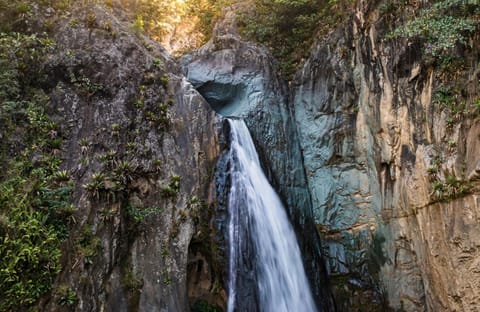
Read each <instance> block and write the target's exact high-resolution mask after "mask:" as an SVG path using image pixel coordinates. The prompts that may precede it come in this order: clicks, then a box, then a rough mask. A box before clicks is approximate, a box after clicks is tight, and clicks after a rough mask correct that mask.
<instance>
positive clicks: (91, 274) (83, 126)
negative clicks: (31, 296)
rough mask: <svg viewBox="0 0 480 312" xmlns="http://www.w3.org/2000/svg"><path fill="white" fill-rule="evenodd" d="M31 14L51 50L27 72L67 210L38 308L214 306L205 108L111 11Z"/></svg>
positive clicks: (218, 300)
mask: <svg viewBox="0 0 480 312" xmlns="http://www.w3.org/2000/svg"><path fill="white" fill-rule="evenodd" d="M42 14H46V16H43V15H42ZM37 18H38V19H39V20H40V21H41V20H42V18H51V19H52V21H53V22H50V23H51V24H50V25H49V27H50V28H49V31H50V33H51V34H52V40H53V42H54V43H55V49H54V50H53V51H52V52H51V53H50V54H49V55H48V56H47V57H46V59H45V62H44V63H43V64H40V67H41V68H40V69H39V70H41V71H42V72H44V73H45V82H44V85H43V88H44V90H45V92H46V93H47V94H48V96H49V98H50V99H51V105H50V107H49V114H50V115H51V118H52V120H54V121H55V122H56V123H58V124H59V125H60V130H59V133H61V136H62V137H63V144H62V146H61V148H60V149H59V151H58V153H60V154H59V155H61V159H62V165H61V168H62V170H65V172H67V173H68V174H69V176H70V179H71V180H72V183H73V185H74V189H73V195H72V203H73V205H74V207H75V210H74V212H73V215H72V219H71V220H73V221H72V223H71V225H70V228H69V235H68V238H67V239H66V240H65V242H64V243H63V246H62V254H63V256H62V260H61V261H62V271H61V272H60V274H59V276H58V278H57V279H56V281H55V283H54V285H53V289H52V291H51V292H50V293H49V294H46V295H45V296H43V298H42V299H41V301H40V303H39V305H38V308H39V309H40V310H42V311H73V310H75V311H188V310H189V309H190V307H191V306H194V305H195V304H197V303H199V304H206V303H205V302H207V303H208V304H211V305H222V304H223V302H224V301H225V296H226V295H225V292H224V291H223V286H222V285H221V277H220V276H219V275H215V274H216V272H217V271H218V272H219V274H221V273H222V272H220V271H219V270H217V271H215V269H213V268H212V266H211V264H212V263H214V259H212V256H210V254H211V253H212V251H211V250H212V249H213V248H214V247H212V246H211V245H210V238H209V237H210V236H209V235H210V234H209V233H210V230H209V228H210V225H209V223H208V220H210V217H211V210H210V208H209V207H210V206H209V205H210V203H211V201H212V200H213V188H212V187H211V183H212V180H213V168H214V166H215V162H216V159H217V157H218V154H219V147H218V136H217V133H218V131H217V129H216V117H215V113H214V111H213V110H211V109H210V107H209V105H208V103H207V102H205V100H204V99H203V98H202V97H201V96H200V95H199V93H198V92H197V91H196V90H195V89H194V88H193V87H192V85H191V84H190V83H188V82H187V81H186V80H185V78H184V77H183V76H182V73H181V68H180V66H179V65H178V64H177V63H176V62H175V60H174V59H173V58H172V57H171V56H169V55H168V53H167V52H166V51H165V50H164V49H163V48H162V47H161V46H159V45H158V44H157V43H156V42H154V41H151V40H150V39H149V38H148V37H147V36H145V35H143V34H140V33H136V32H134V31H133V30H132V29H131V28H129V23H128V22H127V20H126V19H125V17H124V15H123V13H122V12H121V11H112V10H111V9H108V8H107V7H105V6H102V5H93V6H83V5H79V6H78V7H77V8H72V9H71V10H69V11H67V12H66V13H62V12H58V13H57V12H56V11H55V10H53V9H52V8H47V9H46V10H45V11H43V10H40V11H38V12H37ZM189 299H191V300H189ZM208 304H207V306H208Z"/></svg>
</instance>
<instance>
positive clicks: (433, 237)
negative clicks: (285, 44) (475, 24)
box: [293, 1, 480, 311]
mask: <svg viewBox="0 0 480 312" xmlns="http://www.w3.org/2000/svg"><path fill="white" fill-rule="evenodd" d="M408 9H409V8H408V7H407V8H406V9H405V12H403V13H406V12H408ZM351 16H352V19H351V22H348V23H346V24H345V26H344V27H341V28H340V29H337V30H336V31H334V32H332V33H330V34H329V35H328V36H327V37H325V38H323V39H321V40H319V41H318V43H317V44H316V45H315V46H314V47H313V51H312V54H311V57H310V58H309V59H308V60H307V61H306V63H305V66H304V67H303V68H302V69H301V70H300V71H299V72H298V74H297V79H296V82H295V87H294V91H293V93H294V109H295V118H296V122H297V127H298V132H299V137H300V144H301V147H302V150H303V159H304V164H305V169H306V173H307V180H308V186H309V189H310V192H311V194H312V203H313V211H314V216H315V222H316V224H317V228H318V231H319V233H321V236H322V238H323V241H324V249H325V251H324V252H325V254H326V256H327V260H326V261H327V267H328V272H329V274H330V276H331V278H332V283H333V284H334V296H335V297H336V303H337V306H338V308H339V310H341V311H352V310H357V309H358V310H361V311H367V310H372V309H374V308H375V307H376V308H377V309H378V310H385V309H388V308H393V309H394V310H400V311H425V310H428V311H475V309H476V307H478V301H479V300H480V296H478V292H476V289H477V287H478V283H479V280H480V279H479V276H478V259H479V256H480V251H479V249H478V247H479V244H480V236H479V233H478V230H477V228H478V221H479V220H478V209H479V204H478V198H477V197H478V196H477V193H476V187H477V182H476V181H474V180H475V179H477V168H478V164H479V161H480V158H479V157H480V156H479V155H480V154H478V153H475V152H474V150H475V149H476V147H477V146H478V144H479V138H478V131H479V125H478V108H475V107H468V108H466V111H464V112H462V113H460V115H458V114H454V113H452V112H451V110H449V108H448V107H446V106H445V105H444V104H442V103H440V102H439V101H437V100H435V94H436V93H437V90H439V89H440V88H441V87H445V86H452V85H455V83H456V84H459V85H461V86H462V87H460V88H454V89H456V90H463V91H457V92H459V94H458V95H455V97H456V98H459V97H462V96H463V97H464V98H465V99H471V98H475V96H476V97H477V98H478V93H477V92H478V79H479V77H478V66H479V65H478V53H477V52H471V51H477V50H476V49H477V48H478V47H477V46H476V45H475V44H474V45H473V49H472V50H468V51H461V52H457V53H460V56H461V57H462V58H464V59H465V60H466V61H465V64H468V65H467V66H466V67H464V68H458V69H453V70H452V69H450V70H445V69H440V68H439V67H436V66H434V65H433V64H432V63H428V62H427V61H426V60H425V59H422V53H421V49H422V46H421V44H420V43H419V42H415V43H412V42H407V41H406V40H387V39H385V37H386V36H385V35H386V34H387V33H388V31H389V30H388V29H389V27H388V25H389V23H390V24H391V23H392V22H393V21H392V20H391V16H388V15H387V14H381V11H380V9H379V8H378V7H377V6H375V5H374V4H373V3H372V2H371V1H359V2H358V3H357V5H356V8H355V12H353V13H352V15H351ZM389 18H390V19H389ZM469 51H470V52H469ZM460 103H461V100H460V99H458V101H457V104H452V105H461V104H460ZM467 110H468V111H467ZM467 186H468V188H469V191H468V192H466V193H465V192H464V190H463V187H465V188H467ZM458 197H460V198H458ZM455 198H457V199H455Z"/></svg>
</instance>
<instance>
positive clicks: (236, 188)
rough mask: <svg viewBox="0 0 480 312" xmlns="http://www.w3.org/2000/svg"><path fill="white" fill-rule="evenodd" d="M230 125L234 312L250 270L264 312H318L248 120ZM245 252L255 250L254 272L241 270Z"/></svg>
mask: <svg viewBox="0 0 480 312" xmlns="http://www.w3.org/2000/svg"><path fill="white" fill-rule="evenodd" d="M229 124H230V129H231V130H230V131H231V132H230V152H229V161H230V176H231V189H230V192H229V200H228V206H229V207H228V210H229V244H230V248H229V251H230V263H229V275H230V276H229V298H228V312H233V311H234V310H235V309H236V307H237V304H238V303H237V302H236V300H237V298H236V297H237V290H238V286H239V285H238V284H239V283H238V280H237V276H238V274H239V273H240V272H245V271H246V270H247V271H250V273H252V272H253V275H254V277H253V279H254V280H255V282H256V287H257V289H256V296H257V297H258V298H257V299H258V309H259V310H260V311H271V312H283V311H285V312H294V311H295V312H297V311H298V312H300V311H305V312H309V311H316V310H317V309H316V308H315V303H314V301H313V299H312V294H311V291H310V288H309V285H308V281H307V278H306V275H305V271H304V268H303V264H302V259H301V256H300V249H299V247H298V244H297V241H296V237H295V233H294V231H293V228H292V226H291V225H290V223H289V221H288V218H287V214H286V212H285V209H284V207H283V205H282V203H281V201H280V199H279V197H278V195H277V194H276V193H275V191H274V190H273V188H272V186H271V185H270V184H269V182H268V180H267V178H266V176H265V174H264V173H263V170H262V168H261V165H260V161H259V158H258V154H257V152H256V150H255V146H254V144H253V141H252V138H251V137H250V133H249V131H248V128H247V126H246V125H245V123H244V122H243V120H232V119H229ZM242 226H247V227H248V229H242V228H241V227H242ZM249 240H250V241H249ZM250 245H251V246H250ZM244 246H250V247H248V248H252V249H253V253H252V255H250V257H254V259H252V260H251V264H252V267H251V268H244V267H241V266H242V265H243V264H244V262H245V260H242V259H243V258H244V257H245V254H247V253H246V252H245V250H242V249H243V248H244ZM249 261H250V260H249Z"/></svg>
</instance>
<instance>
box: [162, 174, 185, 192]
mask: <svg viewBox="0 0 480 312" xmlns="http://www.w3.org/2000/svg"><path fill="white" fill-rule="evenodd" d="M180 180H181V177H180V176H178V175H173V176H171V177H170V183H169V184H168V185H164V186H163V187H162V194H163V196H165V197H175V196H177V194H178V192H179V191H180Z"/></svg>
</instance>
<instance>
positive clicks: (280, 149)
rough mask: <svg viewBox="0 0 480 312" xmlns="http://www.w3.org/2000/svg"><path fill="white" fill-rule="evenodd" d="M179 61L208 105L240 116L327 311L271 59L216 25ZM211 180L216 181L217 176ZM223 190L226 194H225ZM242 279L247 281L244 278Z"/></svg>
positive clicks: (289, 124) (296, 156) (301, 179)
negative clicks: (208, 38)
mask: <svg viewBox="0 0 480 312" xmlns="http://www.w3.org/2000/svg"><path fill="white" fill-rule="evenodd" d="M217 28H218V27H217ZM217 30H218V29H217ZM182 63H183V65H184V73H185V76H186V77H187V79H188V80H189V81H190V82H191V83H192V84H193V85H194V86H195V87H196V88H197V90H198V91H199V92H200V93H201V94H202V96H204V98H205V99H206V100H207V101H208V102H209V103H210V104H211V106H212V108H213V109H215V110H216V111H217V112H218V113H219V114H220V115H223V116H226V117H229V116H232V117H240V118H243V119H244V120H245V121H246V123H247V125H248V127H249V129H250V132H251V134H252V137H253V140H254V141H255V144H256V148H257V151H258V152H259V154H260V157H261V159H262V163H263V164H264V167H265V168H264V170H265V172H266V173H267V176H268V177H269V180H270V181H271V183H272V185H273V186H274V187H275V189H276V190H277V191H278V192H279V194H280V197H281V198H282V200H283V201H284V202H285V203H286V207H288V208H287V209H288V210H289V211H288V212H289V214H290V216H291V219H292V222H293V223H294V227H295V228H296V230H297V236H298V239H299V242H300V245H301V247H302V250H303V251H304V256H305V267H306V270H307V275H308V276H309V277H310V278H311V281H312V283H313V289H314V293H315V294H316V297H317V299H318V305H319V307H320V309H322V310H326V311H327V310H328V309H329V308H328V307H329V304H330V299H329V298H330V297H329V295H328V291H327V290H326V283H325V282H324V281H325V280H326V277H325V275H324V271H323V260H322V259H321V251H320V245H319V240H318V237H317V234H316V231H315V228H314V226H313V223H312V213H311V202H310V195H309V193H308V189H307V188H306V180H305V174H304V170H303V166H302V159H301V155H300V148H299V146H298V139H297V134H296V129H295V125H294V123H293V118H292V117H293V114H292V112H291V111H290V110H289V108H288V105H287V101H288V100H287V88H286V85H285V84H284V82H283V81H282V80H280V79H279V78H278V77H277V76H276V74H275V71H274V67H273V64H272V59H271V58H270V56H269V54H268V53H267V51H266V50H264V49H262V48H259V47H258V46H256V45H254V44H252V43H247V42H244V41H242V40H240V38H239V37H238V36H237V35H236V34H235V33H234V30H232V29H230V30H229V32H228V33H225V32H218V31H217V33H216V36H215V37H214V38H213V39H212V41H210V42H209V43H208V44H207V45H205V46H204V47H202V48H201V49H200V50H198V51H196V52H195V53H193V54H192V55H189V56H186V57H185V58H184V59H183V61H182ZM222 171H223V169H222V170H220V172H222ZM217 172H219V171H218V170H217ZM226 178H227V179H228V177H226ZM223 179H225V177H223ZM217 185H222V184H221V183H218V182H217ZM227 190H228V189H227ZM223 191H225V189H224V190H223ZM218 192H219V197H222V195H221V193H222V191H221V190H218ZM223 196H224V197H225V198H227V197H228V194H224V195H223ZM225 202H226V201H225ZM223 227H225V225H223ZM312 235H313V236H312ZM225 241H227V239H226V238H225ZM245 282H246V283H247V284H248V278H246V280H245ZM250 282H252V281H250ZM246 286H247V285H246ZM249 288H250V289H251V288H252V287H244V288H242V289H244V290H245V291H246V293H245V294H240V297H242V296H243V297H245V298H247V297H249V296H251V294H248V293H247V292H248V289H249ZM321 298H323V299H321ZM244 301H245V302H247V300H244ZM249 308H252V309H253V308H254V307H249Z"/></svg>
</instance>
